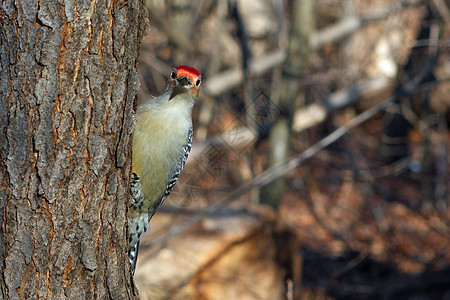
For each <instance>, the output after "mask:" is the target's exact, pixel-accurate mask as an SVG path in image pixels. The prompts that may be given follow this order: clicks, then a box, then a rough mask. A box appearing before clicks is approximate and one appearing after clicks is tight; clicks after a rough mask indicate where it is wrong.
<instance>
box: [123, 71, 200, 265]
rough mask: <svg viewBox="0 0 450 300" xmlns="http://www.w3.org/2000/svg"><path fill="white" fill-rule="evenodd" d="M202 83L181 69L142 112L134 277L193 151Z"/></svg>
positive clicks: (133, 208)
mask: <svg viewBox="0 0 450 300" xmlns="http://www.w3.org/2000/svg"><path fill="white" fill-rule="evenodd" d="M201 83H202V76H201V75H200V73H199V72H198V71H197V70H196V69H194V68H192V67H188V66H179V67H176V68H174V69H173V70H172V73H171V75H170V78H169V79H168V81H167V87H166V89H165V90H164V92H163V94H162V95H161V96H159V97H157V98H153V99H149V100H147V101H145V102H144V103H142V104H141V105H139V106H138V107H137V111H136V115H137V118H136V130H135V133H134V137H133V167H132V170H133V174H132V178H131V194H132V201H131V205H130V214H129V220H128V229H129V230H128V232H129V247H128V254H129V258H130V263H131V265H132V269H133V274H134V270H135V268H136V260H137V254H138V249H139V241H140V240H141V239H142V237H143V236H144V234H146V233H147V232H149V231H150V225H149V221H150V219H151V218H152V216H153V214H154V213H155V211H156V210H157V209H158V208H159V207H160V206H161V205H162V203H163V202H164V200H165V199H166V197H167V196H168V195H169V194H170V192H171V191H172V190H173V188H174V186H175V183H176V182H177V180H178V177H179V176H180V174H181V171H182V170H183V167H184V164H185V162H186V160H187V157H188V155H189V152H190V150H191V145H192V137H193V127H192V108H193V107H194V104H195V102H196V100H197V97H198V93H199V91H200V85H201Z"/></svg>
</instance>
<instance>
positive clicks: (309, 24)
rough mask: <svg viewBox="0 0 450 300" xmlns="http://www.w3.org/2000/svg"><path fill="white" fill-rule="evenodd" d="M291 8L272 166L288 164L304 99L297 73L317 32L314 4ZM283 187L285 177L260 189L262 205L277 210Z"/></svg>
mask: <svg viewBox="0 0 450 300" xmlns="http://www.w3.org/2000/svg"><path fill="white" fill-rule="evenodd" d="M291 5H292V11H291V16H290V19H291V20H292V27H291V28H290V32H289V45H288V49H287V59H286V63H285V65H286V68H285V69H286V70H284V71H283V77H282V79H281V88H280V100H279V106H280V107H281V109H282V111H283V115H282V117H281V118H279V120H277V121H276V122H275V124H274V126H273V127H272V130H271V132H270V134H269V145H270V153H269V163H270V165H275V164H277V163H282V162H285V161H286V160H287V159H288V157H289V152H290V151H289V149H290V145H291V128H292V118H293V114H294V111H295V110H296V108H297V106H298V105H297V104H298V102H299V100H300V99H302V98H303V87H302V78H300V77H299V76H298V75H296V73H297V74H298V73H303V72H304V69H305V62H306V61H307V60H308V53H309V39H310V36H311V34H312V33H313V30H314V18H313V17H314V1H312V0H295V1H293V2H292V4H291ZM284 186H285V177H284V176H283V177H281V178H279V179H277V180H274V181H273V182H271V183H269V184H267V185H266V186H264V187H263V188H261V192H260V195H261V197H260V199H261V202H262V203H265V204H268V205H270V206H272V207H273V208H275V209H278V207H279V205H280V202H281V198H282V196H283V191H284Z"/></svg>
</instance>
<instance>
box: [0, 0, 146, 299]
mask: <svg viewBox="0 0 450 300" xmlns="http://www.w3.org/2000/svg"><path fill="white" fill-rule="evenodd" d="M146 28H147V16H146V13H145V9H144V6H143V4H142V1H140V0H131V1H129V2H114V3H111V2H110V1H105V0H99V1H73V0H66V1H59V2H58V1H56V0H48V1H40V2H35V1H33V0H16V1H12V0H5V1H3V2H1V4H0V41H1V42H0V43H1V44H0V63H1V70H0V186H1V190H0V218H1V221H2V224H1V227H0V229H1V232H0V239H1V240H0V257H1V259H0V289H1V291H0V293H1V296H3V299H8V298H9V299H18V298H20V299H35V298H38V299H41V298H48V299H98V298H101V299H128V298H133V297H134V296H135V293H136V292H135V288H134V285H133V282H132V279H131V273H130V267H129V263H128V259H127V238H126V232H127V226H126V224H127V218H126V217H127V203H128V200H129V177H130V170H131V145H130V142H131V134H132V130H133V125H134V119H133V111H134V109H133V107H134V103H135V100H136V95H137V93H138V87H139V83H138V77H137V70H136V62H137V58H138V53H139V48H140V41H141V38H142V36H143V34H144V33H145V30H146ZM1 296H0V297H1Z"/></svg>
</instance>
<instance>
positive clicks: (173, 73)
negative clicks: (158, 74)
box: [170, 71, 177, 79]
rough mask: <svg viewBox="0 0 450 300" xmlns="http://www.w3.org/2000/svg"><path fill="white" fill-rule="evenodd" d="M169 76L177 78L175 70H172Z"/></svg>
mask: <svg viewBox="0 0 450 300" xmlns="http://www.w3.org/2000/svg"><path fill="white" fill-rule="evenodd" d="M170 78H172V79H175V78H177V72H175V71H172V74H170Z"/></svg>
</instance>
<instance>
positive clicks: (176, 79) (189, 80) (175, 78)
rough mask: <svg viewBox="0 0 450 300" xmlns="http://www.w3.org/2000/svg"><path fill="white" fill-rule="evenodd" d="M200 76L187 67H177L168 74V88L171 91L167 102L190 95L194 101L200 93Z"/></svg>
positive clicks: (194, 70)
mask: <svg viewBox="0 0 450 300" xmlns="http://www.w3.org/2000/svg"><path fill="white" fill-rule="evenodd" d="M201 84H202V75H200V73H199V72H198V71H197V70H196V69H194V68H192V67H189V66H178V67H176V68H174V69H173V70H172V74H170V78H169V83H168V86H169V87H170V88H171V89H172V93H171V95H170V98H169V100H172V99H173V98H175V96H177V95H180V94H188V95H191V96H192V98H193V99H194V101H195V100H196V99H197V97H198V93H199V92H200V86H201Z"/></svg>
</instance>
